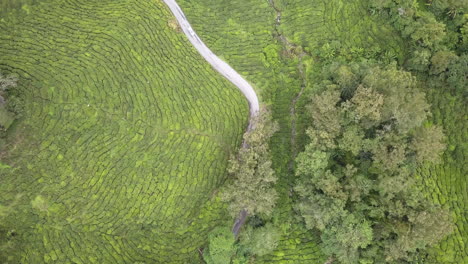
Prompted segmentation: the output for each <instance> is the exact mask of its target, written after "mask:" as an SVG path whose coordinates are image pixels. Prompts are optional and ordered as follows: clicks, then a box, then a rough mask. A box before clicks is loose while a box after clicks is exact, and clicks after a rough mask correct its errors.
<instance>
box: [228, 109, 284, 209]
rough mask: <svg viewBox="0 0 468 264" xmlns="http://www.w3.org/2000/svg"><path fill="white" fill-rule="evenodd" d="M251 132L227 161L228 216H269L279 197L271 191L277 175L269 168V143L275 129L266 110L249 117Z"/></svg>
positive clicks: (276, 125)
mask: <svg viewBox="0 0 468 264" xmlns="http://www.w3.org/2000/svg"><path fill="white" fill-rule="evenodd" d="M251 127H252V129H251V130H250V131H247V132H246V133H245V134H244V144H243V147H242V148H241V149H240V150H239V153H238V154H237V155H236V156H234V157H232V158H231V159H230V160H229V167H228V172H229V174H230V175H231V176H232V177H233V178H234V182H233V183H232V184H230V185H228V186H227V187H226V189H225V191H224V192H223V195H222V199H223V200H224V201H226V202H228V203H229V211H230V213H231V215H233V216H236V215H237V214H238V213H239V212H240V211H241V210H246V211H247V213H248V214H250V215H255V214H262V215H270V214H271V212H272V211H273V208H274V206H275V203H276V200H277V199H278V195H277V193H276V190H275V189H274V183H275V182H276V181H277V176H276V175H275V172H274V171H273V169H272V168H271V157H270V151H269V140H270V138H271V137H272V136H273V134H274V133H275V132H276V131H277V130H278V124H277V123H275V122H274V121H273V120H272V117H271V113H270V111H268V110H267V109H265V108H262V109H261V110H260V112H259V113H258V114H257V115H256V116H255V117H253V118H252V120H251Z"/></svg>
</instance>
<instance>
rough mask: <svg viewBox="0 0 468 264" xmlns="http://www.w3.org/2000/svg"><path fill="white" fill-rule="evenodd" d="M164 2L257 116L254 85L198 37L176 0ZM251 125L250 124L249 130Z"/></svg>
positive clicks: (257, 104) (204, 56) (197, 47)
mask: <svg viewBox="0 0 468 264" xmlns="http://www.w3.org/2000/svg"><path fill="white" fill-rule="evenodd" d="M163 1H164V3H166V5H167V6H168V7H169V9H170V10H171V12H172V13H173V14H174V16H175V17H176V19H177V21H178V22H179V24H180V27H181V28H182V31H183V32H184V33H185V35H187V38H188V39H189V40H190V42H191V43H192V45H193V46H194V47H195V48H196V49H197V50H198V52H199V53H200V54H201V55H202V56H203V58H205V60H206V61H207V62H208V63H210V64H211V66H213V68H215V70H217V71H218V72H219V73H221V75H223V76H224V77H225V78H226V79H228V80H229V81H230V82H231V83H233V84H234V85H235V86H237V88H239V90H240V91H241V92H242V93H243V94H244V96H245V97H246V98H247V101H248V102H249V107H250V117H251V118H252V117H253V116H255V115H256V114H257V113H258V111H259V110H260V107H259V103H258V97H257V94H256V93H255V91H254V89H253V88H252V86H251V85H250V84H249V83H248V82H247V81H246V80H245V79H244V78H242V76H240V75H239V74H238V73H237V72H236V71H235V70H234V69H233V68H231V66H229V65H228V64H227V63H226V62H224V61H222V60H221V59H220V58H218V56H216V55H215V54H214V53H213V52H212V51H211V50H210V49H209V48H208V47H207V46H206V45H205V43H203V41H201V39H200V38H199V37H198V35H197V33H195V31H194V30H193V28H192V27H191V26H190V23H189V22H188V21H187V18H186V17H185V15H184V13H183V12H182V10H181V9H180V7H179V5H178V4H177V3H176V1H175V0H163ZM250 129H251V126H250V125H249V130H250Z"/></svg>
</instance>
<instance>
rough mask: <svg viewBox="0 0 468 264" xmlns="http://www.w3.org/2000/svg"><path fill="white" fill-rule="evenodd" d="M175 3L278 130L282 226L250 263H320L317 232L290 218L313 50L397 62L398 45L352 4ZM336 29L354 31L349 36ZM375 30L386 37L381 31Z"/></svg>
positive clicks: (315, 65)
mask: <svg viewBox="0 0 468 264" xmlns="http://www.w3.org/2000/svg"><path fill="white" fill-rule="evenodd" d="M179 2H180V3H179V4H180V5H181V7H182V8H183V10H184V12H185V13H186V15H187V17H188V19H189V20H190V21H191V24H192V25H193V27H194V29H195V30H196V31H197V33H198V34H199V35H200V37H201V38H202V39H203V41H205V42H206V44H207V45H208V46H209V47H210V48H212V49H213V51H214V52H215V53H216V54H218V55H221V56H222V57H223V58H224V59H225V60H226V61H227V62H228V63H229V64H231V65H232V66H233V68H234V69H235V70H237V71H238V72H240V73H242V74H244V75H245V76H246V77H247V79H248V80H250V81H251V82H252V83H253V85H254V86H255V87H256V88H257V92H258V91H259V93H260V97H261V98H262V100H263V101H264V102H266V103H269V104H271V108H272V110H273V117H274V118H275V119H276V120H277V121H278V122H279V125H280V131H279V132H278V133H276V134H275V136H274V137H273V139H272V144H271V145H272V146H273V147H272V150H271V151H272V153H273V167H274V168H275V170H276V172H277V174H278V176H279V182H278V184H277V190H278V192H279V193H280V199H279V202H278V203H279V205H278V207H277V209H276V212H275V217H274V220H273V221H275V222H278V223H288V224H287V225H288V226H287V227H285V232H284V233H283V236H282V238H281V240H280V243H279V245H278V248H277V249H276V250H275V251H274V252H273V253H272V254H269V255H267V256H263V257H260V258H256V259H255V263H323V262H325V261H326V259H324V257H323V255H322V253H321V252H320V249H319V247H318V245H317V243H318V242H319V240H320V238H319V237H318V234H316V233H312V232H310V231H308V230H306V228H305V227H304V225H303V223H302V222H301V221H300V220H299V219H298V218H297V217H296V216H295V212H294V211H293V209H292V202H293V201H294V196H292V192H291V190H292V186H293V184H294V182H295V176H294V171H293V168H294V158H295V156H296V154H297V152H298V151H300V150H302V148H303V145H304V142H305V140H306V139H305V133H304V131H305V128H306V127H307V126H308V123H307V122H309V120H307V118H306V117H305V115H304V111H305V107H304V106H305V104H306V103H307V102H308V94H310V93H311V91H313V86H314V80H315V78H316V76H317V74H318V72H319V71H320V67H321V66H320V63H319V61H318V59H317V58H316V57H315V56H316V55H315V52H314V51H315V49H316V48H317V47H321V46H322V45H324V44H326V43H331V42H336V43H340V45H339V46H340V47H339V50H340V51H341V52H342V51H347V52H348V53H349V55H350V56H359V55H362V54H363V53H364V51H366V50H367V51H368V50H369V49H371V50H373V52H374V53H373V54H371V55H375V54H376V53H385V52H387V53H391V54H394V55H393V56H400V52H401V47H400V45H401V41H400V40H399V38H398V37H396V38H395V36H394V35H392V34H393V33H392V31H391V29H390V28H388V27H383V25H382V24H380V23H379V22H378V21H376V20H375V19H373V18H371V17H370V16H369V15H366V13H365V12H364V10H361V9H360V8H359V7H360V4H359V2H358V1H354V2H353V3H352V4H349V3H346V4H345V3H344V2H343V1H338V0H336V1H306V0H304V1H274V2H272V1H270V2H267V1H260V0H249V1H214V0H213V1H210V0H206V1H187V0H182V1H179ZM343 14H345V15H343ZM278 15H279V16H280V21H279V23H278V22H277V18H278ZM358 18H359V19H358ZM356 20H359V21H360V24H359V26H358V25H355V21H356ZM213 21H215V22H213ZM214 24H216V26H213V25H214ZM343 25H353V26H352V32H349V28H348V27H346V28H343ZM382 27H383V28H384V30H385V31H380V29H381V28H382ZM389 34H390V35H389ZM351 36H356V37H351ZM341 43H342V44H341ZM337 50H338V48H337ZM340 51H337V53H338V52H340ZM353 52H355V53H353ZM289 223H291V225H289Z"/></svg>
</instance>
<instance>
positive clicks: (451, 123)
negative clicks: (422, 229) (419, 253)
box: [420, 90, 468, 263]
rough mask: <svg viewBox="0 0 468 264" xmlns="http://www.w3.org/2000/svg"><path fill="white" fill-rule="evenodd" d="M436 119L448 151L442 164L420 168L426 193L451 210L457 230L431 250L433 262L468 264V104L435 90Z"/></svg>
mask: <svg viewBox="0 0 468 264" xmlns="http://www.w3.org/2000/svg"><path fill="white" fill-rule="evenodd" d="M429 98H430V99H431V102H432V104H433V105H432V113H433V114H434V117H433V120H434V122H435V123H437V124H440V125H443V126H444V129H445V133H446V135H447V143H448V144H447V145H448V150H447V151H446V152H445V154H444V159H443V163H442V164H440V165H431V166H424V167H422V168H421V169H420V174H421V176H422V180H423V181H424V185H425V186H424V188H425V190H426V193H427V194H428V195H429V196H430V197H431V198H432V199H433V200H434V201H436V202H438V203H440V204H443V205H445V206H447V207H448V208H450V210H451V211H452V214H453V216H454V219H455V230H454V232H453V234H452V235H450V236H449V237H448V238H447V239H446V240H445V241H443V242H442V243H441V244H440V245H439V246H437V247H436V248H435V249H433V250H431V252H430V253H431V254H430V259H429V261H430V262H429V263H468V191H467V190H468V179H467V175H468V169H467V167H466V153H468V144H467V142H468V130H467V127H466V117H467V113H468V109H467V105H466V102H464V101H463V99H462V98H463V97H462V96H461V95H457V96H454V95H452V94H450V92H447V91H443V90H442V91H440V90H439V91H438V90H433V91H431V93H430V96H429Z"/></svg>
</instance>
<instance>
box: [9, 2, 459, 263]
mask: <svg viewBox="0 0 468 264" xmlns="http://www.w3.org/2000/svg"><path fill="white" fill-rule="evenodd" d="M370 1H371V0H177V2H178V4H179V5H180V6H181V8H182V10H183V11H184V13H185V15H186V16H187V19H188V21H190V23H191V25H192V26H193V28H194V30H195V31H196V32H197V34H198V35H199V36H200V38H201V39H202V40H203V41H204V43H205V44H206V45H207V46H208V47H209V48H210V49H211V50H212V51H213V52H214V53H215V54H216V55H218V56H219V57H220V58H222V59H223V60H225V61H226V62H227V63H229V64H230V65H231V66H232V67H233V68H234V69H235V70H236V71H237V72H238V73H240V74H241V75H242V76H243V77H245V78H246V79H247V80H248V81H249V82H250V83H251V84H252V86H253V87H254V88H255V90H256V92H257V94H258V97H259V99H260V101H261V104H263V105H267V106H268V107H269V108H270V109H271V110H272V115H273V119H274V120H275V121H277V122H278V124H279V127H280V129H279V131H278V132H276V133H275V134H274V136H273V137H272V140H271V142H270V146H271V154H272V168H273V169H274V171H275V173H276V176H277V177H278V181H277V182H276V186H275V188H276V191H277V192H278V195H279V198H278V202H277V205H276V208H275V209H274V212H273V213H272V217H271V218H269V219H267V220H266V221H269V222H271V223H273V224H274V225H275V226H276V227H279V229H280V230H281V238H280V240H279V243H278V245H277V247H276V248H275V249H274V250H273V252H271V253H268V254H265V255H262V256H253V257H252V258H251V259H250V260H248V261H247V263H265V264H267V263H268V264H270V263H288V264H289V263H298V264H302V263H306V264H309V263H310V264H323V263H337V261H336V260H333V258H327V257H326V256H325V255H324V254H323V253H322V251H321V244H320V243H321V242H320V241H321V238H320V234H319V232H318V231H317V232H315V231H311V230H308V229H307V228H306V227H305V224H304V221H303V218H302V217H301V216H300V214H299V212H298V211H297V210H296V208H295V202H296V201H297V200H298V199H299V196H298V195H297V194H296V193H295V190H294V186H295V184H296V180H297V177H296V175H295V168H296V163H295V158H296V156H297V154H298V153H299V152H301V151H303V150H304V146H305V144H306V143H308V137H307V135H306V133H305V131H306V129H307V127H309V126H310V124H311V120H310V117H308V116H307V114H306V113H307V107H306V106H307V105H308V104H309V103H310V96H311V95H312V94H314V93H315V92H316V88H317V86H316V84H317V82H318V81H319V80H323V78H321V75H322V73H323V72H322V69H323V68H324V66H325V65H329V64H330V63H332V62H336V61H338V62H350V61H353V62H358V61H361V60H366V61H367V60H368V61H372V62H376V63H381V64H383V65H388V64H389V63H392V62H395V63H397V64H398V66H399V67H402V68H403V67H405V66H406V65H405V63H406V62H408V61H409V60H410V58H411V56H412V54H410V53H411V52H410V51H411V47H410V46H411V44H409V43H408V41H407V40H405V39H404V37H403V36H402V34H401V32H399V31H398V29H396V28H395V27H393V26H392V25H391V24H390V23H388V21H385V20H384V19H382V17H379V15H378V14H377V13H373V12H374V11H375V10H374V11H372V10H371V9H369V8H368V5H367V4H368V3H369V2H370ZM392 1H393V0H389V1H380V2H381V3H384V2H386V3H388V2H392ZM394 2H399V1H397V0H395V1H394ZM400 2H405V1H400ZM409 2H410V1H408V3H409ZM414 2H415V3H416V2H419V3H421V6H423V7H421V10H423V9H424V10H425V11H427V10H429V7H427V6H426V5H425V4H426V3H429V2H430V3H432V2H434V3H435V2H437V1H429V0H428V1H426V0H420V1H414ZM439 2H443V1H439ZM449 2H450V1H449ZM455 2H456V1H455ZM0 7H1V8H2V10H1V11H0V16H1V17H0V29H1V33H0V71H1V72H2V73H13V74H15V75H16V76H18V77H19V85H18V87H17V91H16V92H15V93H17V94H18V96H19V97H20V98H21V100H22V104H23V105H24V109H23V113H22V118H21V120H19V121H16V122H15V123H14V124H13V125H12V127H11V128H10V129H9V131H8V133H7V141H6V142H7V143H6V144H5V145H4V146H3V148H4V150H2V152H0V158H1V163H0V232H1V233H2V234H7V235H6V236H0V263H140V264H141V263H204V262H203V251H204V250H206V249H207V248H208V234H209V233H210V231H212V230H213V229H214V228H215V227H219V226H224V227H231V225H232V219H230V217H229V213H228V212H227V210H226V204H224V203H222V202H221V201H220V198H219V196H220V194H221V193H222V191H223V189H222V187H223V186H224V185H225V184H230V183H231V180H230V179H227V177H226V175H227V173H226V168H227V164H228V158H229V157H230V155H231V154H233V153H235V152H236V151H237V149H238V148H239V146H240V145H241V136H242V133H243V132H244V131H245V128H246V126H247V122H248V120H247V118H248V113H249V112H248V105H247V102H246V100H245V99H244V98H243V96H242V94H241V93H240V92H238V91H237V89H236V87H234V86H233V85H232V84H230V83H229V82H228V81H226V80H225V79H223V78H222V77H221V76H220V75H219V74H218V73H217V72H216V71H214V70H213V69H212V68H211V67H210V65H208V64H207V63H206V62H205V61H204V60H203V59H202V57H201V56H199V55H198V54H197V52H196V51H195V49H193V48H192V47H191V45H190V43H189V42H188V41H187V39H186V37H185V36H184V34H183V33H181V32H180V30H179V29H178V27H177V24H176V22H175V20H174V18H173V16H172V15H171V13H170V12H169V10H168V9H167V7H166V6H165V5H164V3H163V2H162V1H160V0H154V1H146V0H140V1H138V0H99V1H97V0H43V1H41V0H18V1H13V0H3V1H2V0H0ZM375 12H377V11H375ZM465 16H466V15H465ZM466 25H467V29H468V20H467V21H466ZM467 32H468V31H467ZM450 38H455V37H453V36H450V37H448V38H447V39H449V40H450ZM460 41H461V40H460ZM466 42H467V44H466V45H467V50H468V38H467V41H466ZM413 74H414V75H415V76H416V75H417V74H415V73H414V72H413ZM420 75H421V76H422V75H423V74H422V73H420ZM421 76H418V77H421ZM465 76H466V75H465ZM423 77H424V76H423ZM420 79H421V80H420V81H421V82H420V85H421V86H422V89H424V91H425V93H426V96H427V100H428V102H429V103H430V104H431V111H432V113H433V115H432V116H431V117H430V122H432V123H435V124H437V125H440V126H442V127H443V130H444V133H445V135H446V136H447V142H446V143H447V151H446V152H445V153H444V156H443V161H442V163H441V164H438V165H432V164H420V165H421V166H420V167H419V168H418V170H417V171H418V175H416V176H417V179H418V181H419V182H418V183H419V187H420V189H422V190H423V193H424V194H425V195H426V196H427V197H429V198H430V199H431V200H433V201H434V202H435V203H437V204H442V205H444V206H445V207H447V208H448V209H450V212H451V214H452V216H453V221H454V223H455V225H454V231H453V233H452V234H450V235H449V236H448V237H447V238H445V239H444V240H443V241H442V242H441V243H440V244H438V245H437V246H435V247H433V248H431V249H430V250H429V251H428V255H427V256H426V255H425V256H423V257H424V261H423V262H422V263H425V264H436V263H437V264H439V263H441V264H458V263H460V264H461V263H468V241H467V239H468V222H467V219H468V208H467V204H468V191H467V190H468V181H467V178H466V175H468V174H467V173H468V172H467V168H466V165H465V164H466V153H467V144H466V142H467V135H468V132H467V129H466V112H467V108H466V91H457V92H453V91H450V90H449V89H447V90H443V89H440V88H441V87H435V88H434V87H432V86H431V84H430V83H425V82H424V78H420ZM434 86H436V85H434ZM252 218H253V217H251V218H250V219H252ZM249 221H250V222H249ZM255 221H260V220H258V219H253V220H248V221H247V224H246V225H250V227H252V226H254V224H255V223H254V224H252V222H255ZM257 224H258V223H257ZM245 229H246V228H245ZM245 229H243V230H245ZM241 233H242V231H241ZM205 252H207V251H205ZM227 257H228V259H229V257H230V256H227ZM334 261H335V262H334ZM235 263H236V264H240V263H244V262H235ZM219 264H227V263H219Z"/></svg>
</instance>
